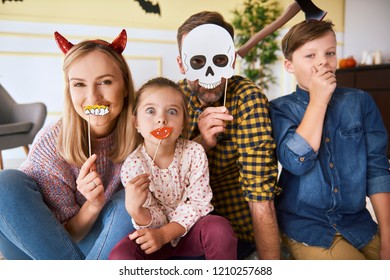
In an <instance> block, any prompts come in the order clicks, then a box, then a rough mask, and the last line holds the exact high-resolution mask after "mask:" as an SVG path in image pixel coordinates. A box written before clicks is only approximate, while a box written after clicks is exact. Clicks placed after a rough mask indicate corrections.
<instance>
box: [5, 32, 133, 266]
mask: <svg viewBox="0 0 390 280" xmlns="http://www.w3.org/2000/svg"><path fill="white" fill-rule="evenodd" d="M126 38H127V36H126V32H125V30H123V31H122V32H121V33H120V35H119V36H118V37H117V38H116V39H115V40H114V41H113V42H112V43H108V42H106V41H102V40H88V41H83V42H80V43H78V44H75V45H73V44H72V43H70V42H69V41H67V40H66V39H65V38H64V37H62V36H61V35H60V34H59V33H56V41H57V43H58V45H59V47H60V48H61V50H62V52H63V53H64V54H65V58H64V66H63V70H64V74H65V75H64V76H65V103H64V110H63V111H64V113H63V116H62V118H61V119H60V120H59V121H58V122H56V123H54V124H51V125H48V126H47V127H45V128H43V129H42V130H41V131H40V132H39V134H38V135H37V137H36V138H35V140H34V143H33V145H32V148H31V150H30V153H29V155H28V158H27V159H26V161H25V162H24V163H23V164H22V165H21V167H20V170H3V171H2V172H0V213H1V218H0V220H1V222H0V251H1V252H2V254H3V255H4V256H5V257H6V258H7V259H39V260H49V259H50V260H53V259H54V260H60V259H61V260H62V259H72V260H74V259H107V258H108V254H109V252H110V251H111V249H112V247H113V246H114V245H115V244H116V243H118V241H119V240H120V239H121V238H122V237H123V235H124V234H126V233H127V232H128V230H129V227H131V226H132V223H131V219H130V218H129V215H128V214H127V212H126V209H125V205H124V196H125V193H124V190H123V187H122V184H121V182H120V179H119V177H120V170H121V164H122V163H123V161H124V160H125V159H126V157H127V155H128V154H129V153H130V152H131V151H133V150H134V148H135V141H134V142H132V138H129V137H125V135H129V134H131V133H133V134H135V131H134V128H133V127H132V126H130V125H128V122H127V120H128V118H129V117H131V115H132V112H131V107H132V105H133V101H134V87H133V82H132V78H131V73H130V70H129V67H128V65H127V63H126V60H125V58H124V57H123V55H122V52H123V50H124V48H125V46H126V42H127V39H126ZM95 106H97V107H98V108H100V107H103V108H106V109H107V110H106V111H105V113H104V114H100V115H96V114H93V115H87V114H86V113H85V111H84V110H85V108H90V107H91V108H93V107H95ZM89 143H91V145H88V144H89ZM89 146H91V149H89ZM90 152H92V156H89V153H90ZM124 225H125V227H126V228H123V227H124ZM113 229H115V230H113Z"/></svg>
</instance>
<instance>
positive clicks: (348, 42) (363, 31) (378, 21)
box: [344, 0, 390, 63]
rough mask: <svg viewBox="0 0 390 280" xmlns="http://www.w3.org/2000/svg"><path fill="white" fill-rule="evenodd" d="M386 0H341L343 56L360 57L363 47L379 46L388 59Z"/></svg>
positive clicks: (389, 40)
mask: <svg viewBox="0 0 390 280" xmlns="http://www.w3.org/2000/svg"><path fill="white" fill-rule="evenodd" d="M389 13H390V1H389V0H345V28H344V33H345V38H344V39H345V42H344V57H347V56H350V55H353V56H354V57H355V58H356V60H357V61H358V62H360V61H361V58H362V53H363V51H364V50H366V51H367V52H369V53H371V52H374V51H376V50H380V51H381V53H382V58H383V59H382V62H386V63H389V62H390V60H389V59H390V14H389Z"/></svg>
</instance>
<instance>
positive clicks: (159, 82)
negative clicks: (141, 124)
mask: <svg viewBox="0 0 390 280" xmlns="http://www.w3.org/2000/svg"><path fill="white" fill-rule="evenodd" d="M164 87H166V88H172V89H174V90H176V91H177V93H178V94H180V96H181V99H182V107H183V112H184V116H183V132H182V134H181V136H182V137H183V138H186V139H188V122H189V120H188V119H189V118H188V101H187V97H186V96H185V95H184V93H183V91H182V89H181V88H180V86H179V85H178V84H177V83H175V82H174V81H172V80H170V79H167V78H164V77H157V78H154V79H151V80H149V81H147V82H146V83H145V84H144V85H143V86H142V87H141V88H140V89H139V90H138V91H137V96H136V98H135V101H134V103H133V108H132V111H133V114H134V117H136V116H137V109H138V105H139V103H140V101H141V98H142V93H143V92H144V91H145V90H146V89H149V88H164ZM142 142H143V138H142V137H141V136H140V135H138V136H137V143H138V144H140V143H142Z"/></svg>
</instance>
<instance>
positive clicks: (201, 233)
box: [108, 215, 237, 260]
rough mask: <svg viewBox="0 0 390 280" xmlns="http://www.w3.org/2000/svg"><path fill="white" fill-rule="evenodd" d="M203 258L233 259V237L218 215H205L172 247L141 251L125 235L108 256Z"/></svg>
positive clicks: (127, 258) (227, 225) (234, 248)
mask: <svg viewBox="0 0 390 280" xmlns="http://www.w3.org/2000/svg"><path fill="white" fill-rule="evenodd" d="M199 256H205V258H206V260H236V259H237V238H236V237H235V234H234V232H233V229H232V227H231V225H230V223H229V221H228V220H227V219H225V218H223V217H221V216H216V215H207V216H205V217H203V218H201V219H199V221H198V222H197V223H196V224H195V225H194V226H193V227H192V228H191V229H190V231H189V232H188V233H187V234H186V235H185V236H183V237H182V238H181V239H180V241H179V243H178V244H177V246H176V247H172V246H171V244H170V243H167V244H165V245H164V246H163V247H161V249H160V250H158V251H156V252H154V253H152V254H149V255H147V254H145V253H144V251H143V250H142V249H141V248H140V247H139V245H138V244H137V243H135V242H134V241H133V240H130V239H129V237H128V236H126V237H125V238H123V239H122V240H121V241H119V242H118V243H117V244H116V245H115V247H114V248H113V249H112V251H111V253H110V255H109V257H108V258H109V259H110V260H166V259H169V258H171V257H199Z"/></svg>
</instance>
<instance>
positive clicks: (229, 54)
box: [181, 24, 236, 89]
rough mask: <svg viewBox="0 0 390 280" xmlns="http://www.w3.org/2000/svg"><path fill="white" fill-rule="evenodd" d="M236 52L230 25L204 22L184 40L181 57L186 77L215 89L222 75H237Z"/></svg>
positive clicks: (226, 76) (227, 76)
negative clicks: (229, 28) (227, 27)
mask: <svg viewBox="0 0 390 280" xmlns="http://www.w3.org/2000/svg"><path fill="white" fill-rule="evenodd" d="M235 55H236V51H235V48H234V42H233V39H232V37H231V36H230V34H229V32H227V30H226V29H224V28H222V27H220V26H218V25H215V24H203V25H200V26H198V27H196V28H194V29H193V30H191V31H190V32H189V33H188V34H187V36H186V37H185V38H184V40H183V46H182V52H181V58H182V61H183V65H184V67H185V75H186V78H187V79H188V80H190V81H195V80H199V85H200V86H202V87H204V88H206V89H213V88H215V87H217V86H218V85H220V84H221V79H222V78H226V79H228V78H230V77H231V76H233V74H234V68H233V66H234V61H235Z"/></svg>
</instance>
